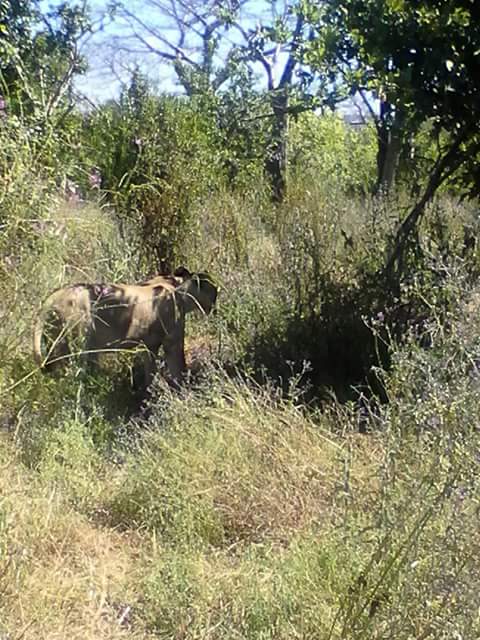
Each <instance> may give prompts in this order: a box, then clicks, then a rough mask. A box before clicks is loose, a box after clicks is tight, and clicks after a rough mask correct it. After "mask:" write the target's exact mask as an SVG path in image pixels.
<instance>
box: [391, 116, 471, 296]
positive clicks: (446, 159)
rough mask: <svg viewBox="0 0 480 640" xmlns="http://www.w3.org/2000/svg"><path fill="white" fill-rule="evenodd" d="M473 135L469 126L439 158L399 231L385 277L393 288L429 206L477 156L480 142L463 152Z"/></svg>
mask: <svg viewBox="0 0 480 640" xmlns="http://www.w3.org/2000/svg"><path fill="white" fill-rule="evenodd" d="M470 135H471V127H470V126H465V127H464V128H463V129H461V130H460V132H459V133H458V134H457V137H456V138H455V139H454V140H453V141H452V143H451V145H450V148H449V149H448V151H447V152H446V153H445V154H444V155H443V156H441V157H439V158H438V160H437V162H436V163H435V166H434V168H433V169H432V172H431V173H430V176H429V178H428V182H427V184H426V186H425V189H424V191H423V194H422V196H421V198H420V199H419V200H418V202H417V203H416V204H415V206H414V207H413V208H412V209H411V211H410V213H409V214H408V215H407V217H406V218H405V220H404V221H403V222H402V224H401V225H400V227H399V228H398V230H397V234H396V236H395V241H394V244H393V249H392V251H391V253H390V256H389V258H388V260H387V264H386V267H385V272H384V273H385V275H386V276H387V279H388V280H389V281H390V283H391V284H393V285H395V286H396V285H398V284H399V281H400V277H401V275H402V273H403V270H404V262H405V253H406V249H407V244H408V240H409V238H410V237H411V235H412V232H413V231H414V230H415V229H416V228H417V226H418V223H419V221H420V219H421V218H422V216H423V214H424V213H425V207H426V205H427V204H428V203H429V202H430V201H431V200H432V198H433V196H434V195H435V193H436V192H437V190H438V188H439V187H440V186H441V185H442V184H443V183H444V182H445V180H447V179H448V178H449V177H450V176H451V175H452V174H453V173H455V171H456V170H457V169H458V168H459V167H460V166H461V164H462V163H463V162H464V161H465V158H467V157H471V156H475V155H476V154H477V153H478V152H479V150H480V142H477V143H474V144H472V145H471V146H470V148H469V149H465V150H463V151H462V150H461V148H462V145H463V144H464V143H465V141H466V140H468V138H469V136H470Z"/></svg>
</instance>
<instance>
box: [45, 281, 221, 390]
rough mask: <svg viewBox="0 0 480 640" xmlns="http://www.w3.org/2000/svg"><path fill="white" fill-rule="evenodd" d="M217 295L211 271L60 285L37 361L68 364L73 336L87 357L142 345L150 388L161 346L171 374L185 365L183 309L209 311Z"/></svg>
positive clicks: (50, 304)
mask: <svg viewBox="0 0 480 640" xmlns="http://www.w3.org/2000/svg"><path fill="white" fill-rule="evenodd" d="M216 298H217V287H216V286H215V285H214V284H213V281H212V280H211V278H210V276H208V275H207V274H206V273H196V274H190V273H189V272H187V271H186V270H185V271H184V272H183V273H182V277H174V276H156V277H155V278H151V279H150V280H149V281H146V282H143V283H140V284H136V285H124V284H74V285H70V286H68V287H63V288H61V289H57V290H56V291H54V292H53V293H52V294H51V295H50V296H49V297H48V298H47V300H46V302H45V304H44V306H43V309H42V311H41V313H40V316H39V318H38V321H37V323H36V326H35V329H34V338H33V343H34V346H33V350H34V356H35V360H36V362H37V363H38V365H39V366H40V367H42V368H44V369H45V370H52V369H55V368H56V367H58V366H60V365H62V364H64V363H65V362H66V361H67V360H68V359H69V357H71V356H72V355H73V353H74V352H75V349H73V351H72V349H71V348H70V345H71V343H72V338H76V339H77V340H78V338H80V340H81V343H80V344H81V355H82V356H84V357H85V358H86V359H87V361H89V362H95V361H96V360H97V357H98V354H99V353H102V352H103V353H105V352H110V351H118V350H123V349H135V348H138V347H141V348H142V349H141V356H142V364H143V371H144V380H143V384H144V386H145V387H146V386H148V384H149V383H150V382H151V379H152V377H153V374H154V371H155V356H156V355H157V353H158V350H159V348H160V346H162V345H163V348H164V351H165V360H166V363H167V367H168V370H169V373H170V375H171V376H172V378H173V379H178V378H179V377H180V375H181V374H182V372H184V371H185V369H186V364H185V351H184V334H185V314H187V313H189V312H190V311H195V310H198V311H200V312H202V313H205V314H208V313H210V311H211V310H212V307H213V306H214V304H215V301H216ZM43 338H46V342H47V348H46V352H45V353H42V351H43V349H42V342H43V340H42V339H43Z"/></svg>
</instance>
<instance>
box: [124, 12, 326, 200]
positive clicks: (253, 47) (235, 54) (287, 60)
mask: <svg viewBox="0 0 480 640" xmlns="http://www.w3.org/2000/svg"><path fill="white" fill-rule="evenodd" d="M114 5H115V10H116V15H117V18H118V21H119V24H123V25H124V26H125V28H126V30H125V31H124V32H122V33H121V34H119V35H118V36H116V37H115V39H114V47H115V50H116V51H127V52H130V53H133V54H141V55H142V56H144V55H150V56H154V58H155V59H156V60H157V61H158V60H160V61H162V62H166V63H168V64H170V65H172V66H173V68H174V70H175V73H176V76H177V79H178V81H179V83H180V85H181V86H182V88H183V89H184V90H185V92H186V93H187V95H189V96H192V95H194V94H197V93H210V94H216V93H217V92H218V91H220V90H221V89H224V88H225V87H228V86H229V85H231V83H232V82H235V77H236V75H237V74H238V73H243V72H244V69H245V67H247V68H248V69H249V70H250V71H251V73H252V76H253V75H256V76H258V75H259V74H261V76H262V77H263V84H262V85H261V83H260V81H259V80H257V81H256V82H258V87H259V89H260V87H262V89H263V91H264V92H265V94H266V96H267V99H268V102H269V106H270V117H271V123H272V125H271V132H270V144H269V153H268V158H267V161H266V163H265V169H266V173H267V175H268V176H269V177H270V180H271V184H272V193H273V197H274V199H275V200H281V199H282V198H283V196H284V193H285V189H286V167H287V140H288V138H287V131H288V119H289V116H290V114H291V113H296V112H298V111H299V110H302V109H310V108H312V106H313V105H314V104H315V101H314V98H313V95H312V93H311V88H312V86H313V80H314V78H313V76H312V74H310V73H309V72H308V69H307V68H306V67H305V65H304V63H303V62H304V61H303V52H304V49H305V45H306V43H307V42H308V41H309V39H310V38H311V37H312V32H313V29H314V27H313V26H312V25H309V24H307V22H306V20H305V16H304V11H303V5H304V2H303V0H302V1H300V0H297V1H295V0H292V1H290V2H289V1H287V0H283V1H280V0H262V1H261V2H258V1H257V2H255V1H253V0H228V1H227V2H225V1H223V0H208V1H206V2H205V1H204V0H144V1H143V2H137V3H135V2H131V1H129V2H128V3H127V2H122V1H116V2H115V3H114ZM323 86H324V85H322V84H321V83H318V84H317V86H316V91H317V92H318V91H319V90H320V89H321V88H323Z"/></svg>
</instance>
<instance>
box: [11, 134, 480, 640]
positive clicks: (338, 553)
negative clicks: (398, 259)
mask: <svg viewBox="0 0 480 640" xmlns="http://www.w3.org/2000/svg"><path fill="white" fill-rule="evenodd" d="M20 143H21V141H19V142H18V145H20ZM0 155H1V154H0ZM28 161H29V156H28V150H26V149H25V148H23V150H22V148H20V147H18V154H17V156H16V160H15V163H14V164H13V165H12V166H10V165H8V164H5V163H4V164H3V165H2V166H3V169H4V173H5V171H7V168H8V171H9V181H7V182H5V185H6V186H5V188H4V192H3V205H4V208H3V210H2V216H3V218H2V224H4V227H3V231H4V234H3V236H2V239H1V242H0V252H1V256H0V257H1V265H2V266H1V269H0V293H1V300H2V302H1V307H0V308H1V318H2V322H1V324H0V355H1V363H0V467H1V469H2V473H1V474H0V636H1V635H2V634H3V635H5V636H6V637H7V636H8V637H10V638H15V639H18V640H20V638H22V639H26V640H30V639H31V640H33V639H35V640H36V639H38V638H45V639H48V640H52V639H55V638H59V639H61V638H66V637H69V638H79V639H80V638H82V639H84V638H87V639H88V638H91V639H92V640H99V639H103V638H104V639H107V638H108V639H112V640H116V639H117V638H118V639H120V638H129V639H136V638H138V639H140V638H150V637H151V638H154V637H156V638H158V637H161V638H169V639H170V638H191V639H192V640H193V639H197V638H206V637H209V638H212V639H214V640H227V639H228V640H230V639H232V640H233V639H236V638H251V639H252V640H253V639H256V638H264V639H267V638H271V639H272V640H278V639H285V640H287V639H291V638H301V639H305V640H307V639H308V640H310V639H312V638H319V639H320V640H324V639H325V640H330V639H332V640H341V639H342V640H346V639H350V638H351V639H352V640H359V639H362V638H365V639H367V638H368V639H369V640H370V639H372V638H378V639H380V638H389V637H394V638H395V640H411V639H412V638H415V639H418V638H421V639H424V640H427V639H428V640H430V638H432V639H433V638H447V637H448V638H459V637H462V638H464V639H465V640H475V639H476V638H478V637H479V635H480V619H479V616H478V604H477V603H478V597H477V592H478V582H479V578H480V576H479V569H478V555H479V551H480V549H479V548H478V547H479V543H478V505H479V499H480V495H479V488H478V487H479V486H480V485H479V474H480V459H479V455H478V451H479V445H480V441H479V431H478V415H479V412H480V384H479V377H478V351H479V347H480V344H479V340H478V336H479V335H480V326H479V320H478V313H477V311H478V298H479V293H478V288H477V285H476V282H475V274H476V273H478V266H477V263H478V255H477V253H476V252H475V251H473V252H472V254H471V255H463V257H462V247H461V241H462V225H463V224H464V223H465V222H469V223H470V222H472V209H471V208H469V207H468V206H462V207H460V206H459V205H453V204H452V201H451V200H450V199H448V198H446V197H443V198H442V199H441V200H439V201H438V202H437V203H435V205H434V206H433V207H432V209H431V211H430V212H429V216H428V217H427V219H426V221H425V224H424V226H423V227H422V229H421V230H420V231H421V232H420V246H421V251H420V250H419V251H418V253H417V254H416V255H415V256H414V257H413V258H412V261H415V262H412V265H413V266H415V269H413V266H412V270H411V274H412V276H411V278H410V279H409V280H408V281H405V282H404V283H403V288H402V291H401V294H400V299H399V300H397V301H394V302H392V301H389V304H391V308H388V305H387V303H386V300H385V297H382V295H381V294H382V292H381V291H379V288H378V287H376V286H375V284H374V282H373V274H374V273H375V271H376V270H377V269H378V267H379V265H380V264H381V262H382V257H383V256H384V254H385V251H386V248H387V246H388V241H389V234H390V232H391V230H392V228H393V225H394V222H395V220H397V219H398V218H399V217H400V216H401V215H402V211H403V210H404V209H403V207H404V206H405V204H406V196H405V194H403V195H402V194H400V195H399V197H398V200H395V199H392V200H390V201H388V200H379V199H377V200H375V199H368V198H361V199H359V198H355V197H353V196H347V195H345V194H344V193H342V192H341V191H340V190H339V189H338V188H337V189H332V190H329V189H330V188H329V187H326V186H324V185H323V186H322V184H320V183H315V184H312V185H310V186H309V189H308V190H307V189H305V188H304V186H305V185H303V184H302V181H301V179H300V178H297V180H298V182H294V183H293V184H292V191H291V194H290V196H289V199H288V201H287V202H286V203H285V204H284V205H282V207H277V208H274V207H273V206H272V205H270V204H269V203H268V202H267V201H266V199H265V197H264V193H263V192H262V189H261V188H259V190H258V191H255V190H253V189H252V190H250V191H249V192H248V193H237V194H232V193H216V194H215V195H214V196H212V199H211V201H209V202H203V203H197V204H196V205H195V207H196V209H195V211H193V212H191V220H192V224H191V225H190V227H189V229H188V232H187V233H186V235H185V238H184V242H183V243H182V246H181V247H178V252H179V253H182V254H183V257H184V261H185V263H186V265H187V266H188V267H189V268H191V269H201V270H208V271H209V272H211V273H212V275H213V276H214V277H215V278H217V279H218V280H219V282H220V285H221V292H220V296H219V305H218V313H217V315H216V316H215V317H211V318H208V319H202V320H198V319H193V320H191V321H189V323H188V327H187V358H188V361H189V364H190V366H191V367H192V370H193V373H192V377H191V379H190V381H189V384H188V385H186V386H185V388H184V389H182V390H181V391H176V392H174V391H172V390H171V389H169V388H168V387H167V386H166V384H165V383H164V381H163V380H162V378H161V376H160V377H158V378H157V380H156V382H155V385H154V387H153V389H152V396H151V398H150V400H149V402H148V405H147V406H146V407H145V408H144V410H143V411H141V412H140V411H138V407H137V411H136V412H134V413H133V414H132V405H131V403H130V399H131V396H130V395H129V394H130V393H131V392H130V390H129V382H128V368H127V365H126V364H125V363H115V362H113V363H110V364H109V366H107V367H106V368H105V370H104V371H103V372H102V373H99V374H97V375H95V376H92V375H89V374H87V373H86V372H84V371H82V370H81V368H80V367H79V365H78V363H72V366H71V367H69V370H68V371H67V372H66V373H65V375H63V376H60V377H58V378H50V377H48V376H45V375H42V374H41V373H40V372H39V371H37V370H36V368H35V365H34V363H33V358H32V355H31V326H32V322H33V319H34V317H35V314H36V313H37V310H38V308H39V306H40V304H41V301H42V300H43V299H44V298H45V297H46V296H47V294H48V292H49V291H50V290H51V289H52V288H54V287H56V286H62V285H63V284H66V283H69V282H72V281H78V280H87V281H95V280H107V281H118V280H126V281H128V280H130V279H134V278H136V277H138V276H141V275H142V273H141V271H139V265H140V264H141V262H140V261H139V259H138V254H137V253H136V250H135V247H136V246H137V245H136V242H137V240H136V238H135V237H133V238H130V240H129V239H128V238H125V237H124V235H122V234H121V233H120V231H119V229H118V227H117V225H116V222H115V218H114V217H113V214H112V212H110V211H108V210H107V209H106V208H101V207H100V206H99V205H98V203H97V204H95V203H87V204H80V205H78V204H77V205H74V204H72V203H65V201H64V200H63V198H62V196H61V193H60V191H59V188H58V185H57V181H56V180H54V179H52V178H49V177H48V175H47V176H46V175H43V174H42V175H40V176H35V175H34V174H33V169H31V168H29V167H30V166H31V165H30V164H29V162H28ZM2 162H3V161H2ZM27 180H30V183H31V186H30V187H29V188H28V189H27V187H26V182H27ZM452 212H454V213H455V214H456V217H455V219H454V221H453V222H450V220H451V218H452ZM447 223H448V224H447ZM445 225H446V227H445ZM342 231H343V233H342ZM153 266H154V265H152V270H153ZM402 314H403V315H402ZM398 326H401V328H402V332H401V334H400V332H399V331H397V329H398ZM366 337H367V338H368V339H367V338H366ZM400 338H401V339H400ZM387 339H388V340H389V347H390V352H389V363H390V368H389V370H388V371H385V370H383V369H381V368H380V367H379V366H378V365H379V363H378V360H377V361H375V359H374V357H373V356H374V355H375V352H374V348H375V346H377V347H378V346H379V345H383V344H384V342H385V341H386V340H387ZM305 360H308V361H310V363H311V366H312V367H313V371H309V370H308V366H307V365H306V364H305V362H304V361H305ZM354 365H356V366H357V368H355V367H354ZM372 365H376V366H377V369H376V379H377V380H378V379H379V380H381V381H382V390H383V396H382V397H383V399H384V400H385V401H384V402H380V401H379V399H378V398H376V397H375V396H374V394H373V395H372V392H371V390H369V388H368V379H367V381H366V380H365V379H364V378H363V377H362V376H363V374H364V373H365V372H366V371H367V370H369V369H371V367H372ZM319 383H323V384H322V386H321V387H319V386H318V385H319ZM351 383H356V384H361V385H362V386H361V387H357V389H356V390H352V388H351V386H349V385H351ZM333 391H336V392H337V393H336V397H335V394H334V393H333ZM359 397H360V398H361V401H360V402H359V401H358V398H359ZM352 398H354V399H355V401H354V400H352ZM339 400H342V402H339ZM359 426H362V428H363V429H364V430H365V431H366V432H367V433H366V434H365V435H361V434H359V433H358V430H359Z"/></svg>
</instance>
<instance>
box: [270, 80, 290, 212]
mask: <svg viewBox="0 0 480 640" xmlns="http://www.w3.org/2000/svg"><path fill="white" fill-rule="evenodd" d="M270 104H271V106H272V111H273V125H272V145H271V148H270V153H269V154H268V156H267V159H266V161H265V172H266V174H267V176H268V178H269V180H270V184H271V186H272V198H273V200H274V202H282V200H283V199H284V197H285V194H286V190H287V160H288V156H287V139H288V93H287V90H286V89H282V90H281V91H275V92H273V93H272V96H271V98H270Z"/></svg>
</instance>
